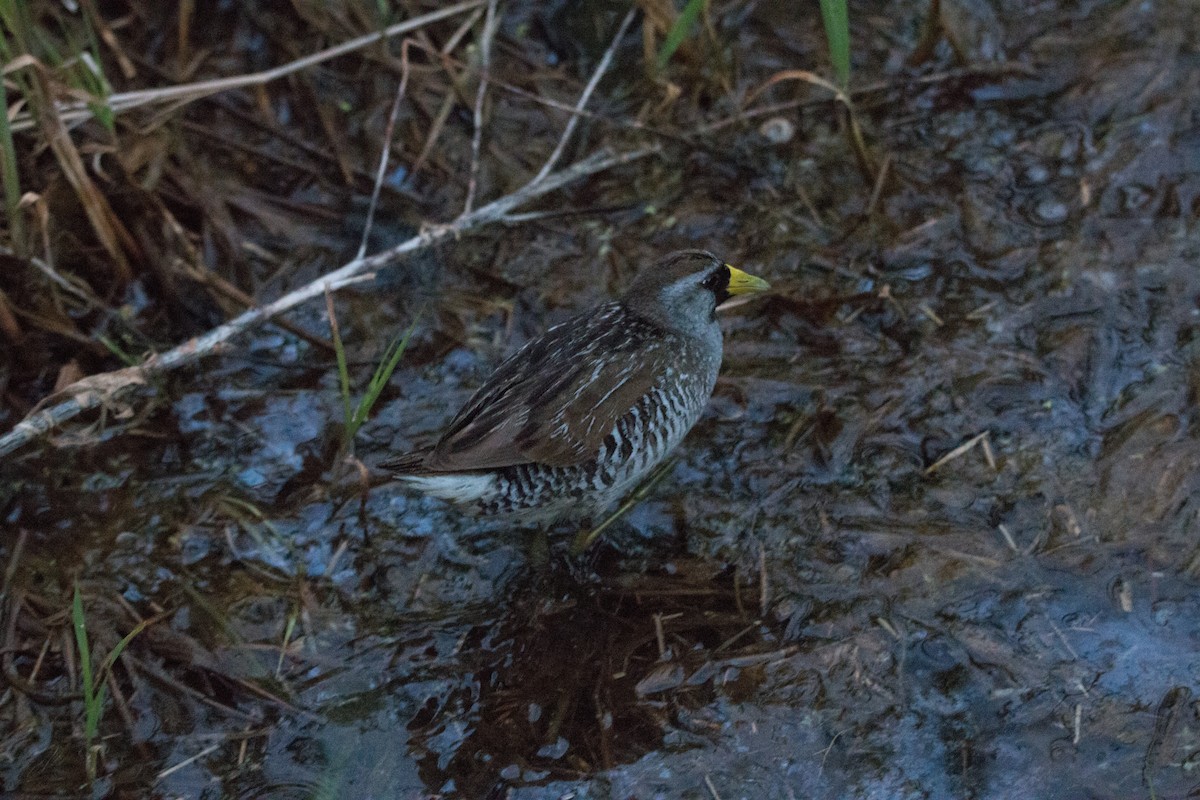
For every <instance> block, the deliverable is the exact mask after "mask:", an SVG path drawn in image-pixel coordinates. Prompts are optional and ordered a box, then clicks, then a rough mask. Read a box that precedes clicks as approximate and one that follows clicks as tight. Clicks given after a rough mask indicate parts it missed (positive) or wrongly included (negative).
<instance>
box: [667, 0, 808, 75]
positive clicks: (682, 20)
mask: <svg viewBox="0 0 1200 800" xmlns="http://www.w3.org/2000/svg"><path fill="white" fill-rule="evenodd" d="M706 2H707V0H688V4H687V5H686V6H684V7H683V11H681V12H679V18H678V19H676V20H675V24H674V25H672V26H671V30H669V31H668V32H667V38H666V39H665V40H663V43H662V47H660V48H659V49H658V59H657V61H656V63H657V65H658V68H659V69H660V70H661V69H663V68H664V67H666V66H667V62H668V61H670V60H671V56H673V55H675V51H676V50H678V49H679V45H681V44H683V40H684V39H686V38H687V37H688V34H689V33H691V32H692V26H693V25H695V24H696V20H697V19H699V17H700V11H701V9H703V8H704V4H705V3H706ZM823 5H824V3H822V6H823Z"/></svg>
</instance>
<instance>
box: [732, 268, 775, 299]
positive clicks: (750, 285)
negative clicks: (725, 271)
mask: <svg viewBox="0 0 1200 800" xmlns="http://www.w3.org/2000/svg"><path fill="white" fill-rule="evenodd" d="M725 266H726V267H729V288H728V289H726V291H728V292H729V293H730V294H733V295H738V294H752V293H754V292H765V291H767V290H768V289H770V288H771V284H769V283H767V282H766V281H764V280H763V279H762V278H759V277H757V276H754V275H751V274H750V273H748V272H742V271H741V270H740V269H738V268H737V267H735V266H732V265H731V264H726V265H725Z"/></svg>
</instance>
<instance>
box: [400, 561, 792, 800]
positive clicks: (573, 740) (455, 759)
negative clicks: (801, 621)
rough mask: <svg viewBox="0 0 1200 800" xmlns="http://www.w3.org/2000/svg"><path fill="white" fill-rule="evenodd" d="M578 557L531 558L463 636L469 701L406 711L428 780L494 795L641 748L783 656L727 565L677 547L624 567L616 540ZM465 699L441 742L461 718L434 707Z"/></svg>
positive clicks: (611, 761) (751, 590) (624, 758)
mask: <svg viewBox="0 0 1200 800" xmlns="http://www.w3.org/2000/svg"><path fill="white" fill-rule="evenodd" d="M602 549H604V548H602ZM585 558H586V559H587V562H588V563H587V564H586V565H584V564H582V563H581V562H580V561H575V562H569V561H567V560H565V559H562V558H552V559H551V561H550V563H549V564H548V565H546V566H545V567H543V568H540V569H530V570H529V571H527V573H526V574H525V575H523V576H522V577H520V578H519V579H517V581H515V582H514V585H512V586H510V587H509V592H508V593H507V596H508V597H509V600H508V601H507V605H506V606H505V609H504V612H503V615H502V617H501V618H500V619H499V620H498V621H497V622H496V623H495V627H494V631H493V632H491V633H490V634H488V635H487V636H486V637H483V636H479V637H476V636H469V637H467V640H466V641H465V643H464V650H463V652H462V653H461V654H460V657H461V658H462V659H463V660H464V662H465V663H467V664H473V665H474V666H473V667H472V669H473V677H472V678H471V679H469V680H465V681H463V685H462V687H461V688H460V689H459V691H461V692H466V693H468V694H469V695H470V697H469V698H460V700H466V701H467V702H449V701H448V699H447V698H439V699H438V700H436V701H434V700H430V701H429V703H427V704H426V706H425V707H424V708H422V709H421V710H420V712H418V713H417V715H416V716H415V717H414V718H413V719H412V720H411V721H410V722H409V724H408V729H409V730H410V732H411V734H412V737H413V739H412V741H413V746H414V751H415V753H416V754H417V760H418V762H419V770H420V773H421V775H422V777H423V778H424V780H425V782H426V784H427V785H428V786H430V787H443V789H449V788H450V787H453V789H454V791H456V792H457V793H458V795H457V796H463V797H502V796H504V794H503V790H504V787H506V786H512V785H520V784H530V783H533V784H536V783H541V782H545V781H555V780H573V779H579V778H581V777H584V776H587V775H591V774H594V773H596V772H598V771H601V770H605V769H610V768H612V767H614V766H616V765H618V764H623V763H629V762H633V761H636V760H637V759H639V758H641V757H642V756H644V755H645V754H646V753H649V752H651V751H654V750H657V749H660V748H662V747H663V746H664V744H665V741H664V737H665V736H666V735H667V733H668V731H669V730H671V729H672V728H675V727H678V726H681V725H682V726H683V727H685V728H686V727H688V722H687V718H688V716H689V712H690V711H694V710H696V709H699V708H702V707H704V706H706V705H707V704H709V703H711V702H712V700H713V697H714V695H715V692H716V691H717V688H718V687H721V689H722V690H723V691H725V692H733V693H735V694H738V693H750V692H751V691H752V690H753V688H754V687H755V685H756V681H757V678H756V675H757V673H756V671H755V667H756V666H759V665H761V664H762V663H765V662H766V661H768V660H770V659H771V658H780V657H782V655H781V654H780V653H779V652H778V651H779V644H778V641H777V640H776V639H775V637H774V636H773V634H772V633H771V632H770V631H769V630H768V629H766V628H765V627H764V625H763V623H762V622H761V620H759V619H758V618H757V617H756V614H757V610H758V602H759V598H758V595H757V587H756V586H755V585H754V584H753V583H751V582H749V581H747V580H746V577H745V576H740V577H739V576H738V574H737V572H736V571H735V570H734V569H733V568H731V567H728V566H725V565H721V564H714V563H707V562H704V561H701V560H698V559H687V558H684V559H680V560H673V561H668V562H666V563H663V564H659V565H658V566H655V567H652V568H651V569H649V570H648V571H646V572H644V573H631V572H629V571H628V570H629V568H630V565H629V563H628V562H626V561H623V560H622V559H621V558H620V557H619V556H618V555H617V554H616V553H615V552H613V551H611V550H607V549H605V552H603V553H601V554H600V555H599V556H591V555H589V556H586V557H585ZM585 567H586V570H587V573H588V574H587V575H586V576H584V575H581V571H582V570H583V569H584V568H585ZM472 647H476V648H478V649H477V650H476V651H475V652H469V651H470V649H471V648H472ZM464 707H469V708H470V709H471V711H470V715H469V716H470V719H469V720H468V723H469V729H470V733H469V734H467V735H466V736H465V738H462V739H461V740H458V741H455V742H454V744H453V746H452V747H450V748H446V747H444V746H443V744H442V743H443V742H445V741H446V739H445V737H444V735H443V734H444V733H445V731H446V728H447V726H448V725H458V724H459V723H460V722H461V720H460V719H458V718H457V717H456V715H454V714H450V715H447V714H444V713H442V710H443V709H447V708H453V709H461V708H464ZM696 732H697V733H700V734H701V735H702V734H703V731H702V730H697V731H696ZM686 746H687V745H683V747H686Z"/></svg>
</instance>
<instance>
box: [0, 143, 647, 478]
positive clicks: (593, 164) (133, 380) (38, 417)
mask: <svg viewBox="0 0 1200 800" xmlns="http://www.w3.org/2000/svg"><path fill="white" fill-rule="evenodd" d="M657 152H658V148H656V147H646V148H640V149H637V150H631V151H626V152H620V153H613V152H611V151H608V150H600V151H599V152H596V153H593V154H592V155H590V156H588V157H587V158H584V159H582V160H581V161H578V162H576V163H575V164H573V165H572V166H570V167H567V168H566V169H563V170H560V171H559V172H555V173H552V174H550V175H547V176H546V177H545V179H543V180H541V181H537V182H533V183H530V184H527V185H525V186H524V187H522V188H521V189H519V190H517V191H515V192H512V193H511V194H507V195H505V196H503V197H501V198H499V199H497V200H494V201H492V202H491V203H488V204H487V205H485V206H482V207H480V208H478V209H476V210H475V211H472V212H471V213H469V214H463V215H462V216H460V217H458V219H456V220H454V221H453V222H451V223H449V224H446V225H434V226H430V227H428V228H426V229H425V230H424V231H422V232H421V233H420V234H418V235H417V236H414V237H412V238H411V239H409V240H407V241H405V242H402V243H401V244H398V245H396V246H395V247H392V248H390V249H388V250H385V251H383V252H381V253H377V254H376V255H373V256H371V257H369V258H359V259H354V260H353V261H351V262H349V263H348V264H345V265H343V266H342V267H340V268H339V269H336V270H334V271H333V272H330V273H328V274H327V275H324V276H322V277H320V278H317V279H316V280H313V281H311V282H309V283H308V284H305V285H304V286H302V287H300V288H298V289H296V290H294V291H292V292H289V293H288V294H286V295H284V296H283V297H280V298H278V299H277V300H274V301H273V302H271V303H268V304H266V305H263V306H259V307H257V308H252V309H250V310H248V311H246V312H244V313H242V314H240V315H239V316H237V317H235V318H234V319H232V320H230V321H229V322H226V323H224V324H222V325H219V326H217V327H216V328H213V329H212V330H211V331H209V332H208V333H206V334H203V335H202V336H198V337H195V338H192V339H189V340H188V341H186V342H184V343H183V344H181V345H179V346H177V347H174V348H172V349H171V350H168V351H166V352H164V353H158V354H155V355H151V356H150V357H149V358H147V359H146V361H145V362H144V363H142V364H140V365H138V366H135V367H126V368H125V369H120V370H116V371H114V372H106V373H102V374H100V375H91V376H89V377H87V378H84V379H83V380H82V381H77V382H76V383H74V384H72V385H71V386H68V387H67V388H66V389H65V390H63V392H61V393H59V395H54V396H52V397H51V398H47V400H45V401H43V405H44V404H45V403H47V402H51V401H52V400H53V399H54V398H59V397H60V396H65V397H66V399H62V400H60V402H58V403H57V404H56V405H54V406H53V407H51V408H47V409H45V410H43V411H38V412H36V413H34V414H31V415H30V416H28V417H26V418H25V419H24V420H22V421H21V422H19V423H18V424H17V425H16V426H15V427H14V428H13V429H12V430H11V431H9V432H8V433H6V434H4V435H3V436H0V456H2V455H5V454H7V453H11V452H12V451H14V450H16V449H17V448H19V447H21V446H23V445H25V444H27V443H29V442H31V441H33V440H34V439H36V438H38V437H40V436H42V435H43V434H45V433H47V432H49V431H50V430H52V429H54V428H55V427H57V426H59V425H61V424H62V423H64V422H66V421H68V420H70V419H73V418H74V417H76V416H78V415H79V414H80V413H82V412H84V411H86V410H89V409H92V408H96V407H99V406H102V405H104V404H107V403H112V402H115V400H116V399H117V397H118V396H119V395H121V394H122V393H124V392H125V391H127V390H129V389H130V388H133V387H136V386H144V385H146V383H147V382H148V381H150V380H151V379H152V378H154V377H156V376H158V375H162V374H165V373H167V372H170V371H172V370H175V369H178V368H179V367H182V366H185V365H188V364H193V363H195V362H196V361H198V360H199V359H200V358H202V357H204V356H209V355H215V354H218V353H222V352H224V351H226V350H227V349H228V348H229V346H230V340H231V339H233V337H235V336H237V335H239V334H242V333H244V332H246V331H247V330H250V329H251V328H253V327H255V326H257V325H259V324H261V323H263V322H265V321H266V320H269V319H271V318H272V317H275V316H276V315H278V314H281V313H283V312H284V311H287V310H288V309H291V308H294V307H296V306H298V305H300V304H301V303H304V302H307V301H308V300H311V299H313V298H314V297H318V296H320V295H321V294H323V293H324V292H325V290H326V287H329V288H330V289H337V288H339V287H341V286H344V285H346V283H347V282H357V281H358V280H361V278H360V277H359V276H361V275H362V274H363V273H364V272H369V271H374V270H378V269H380V268H381V267H384V266H386V265H388V264H391V263H394V262H395V261H398V260H399V259H401V258H403V257H405V256H407V255H410V254H411V253H415V252H417V251H419V250H424V249H425V248H427V247H429V246H431V245H433V244H435V243H437V242H440V241H442V240H444V239H447V238H451V237H457V236H461V235H462V234H463V233H465V232H467V231H469V230H473V229H475V228H478V227H480V226H482V225H487V224H491V223H495V222H506V221H507V220H508V214H509V212H510V211H512V210H513V209H515V208H517V207H519V206H521V205H524V204H525V203H528V202H530V201H531V200H534V199H536V198H538V197H541V196H542V195H545V194H548V193H550V192H553V191H555V190H557V189H560V188H562V187H563V186H566V185H567V184H570V183H573V182H575V181H577V180H580V179H581V178H584V177H587V176H589V175H594V174H596V173H598V172H603V171H604V170H608V169H612V168H613V167H618V166H621V165H623V164H628V163H630V162H631V161H636V160H637V159H640V158H645V157H646V156H648V155H651V154H653V153H657Z"/></svg>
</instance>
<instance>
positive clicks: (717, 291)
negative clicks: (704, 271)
mask: <svg viewBox="0 0 1200 800" xmlns="http://www.w3.org/2000/svg"><path fill="white" fill-rule="evenodd" d="M700 285H701V286H703V287H704V288H705V289H708V290H709V291H710V292H712V293H713V296H714V297H716V298H717V305H721V303H724V302H725V301H726V300H728V299H729V267H727V266H725V265H724V264H722V265H721V266H719V267H717V268H716V269H714V270H713V271H712V272H710V273H708V276H707V277H706V278H705V279H704V282H703V283H701V284H700Z"/></svg>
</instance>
